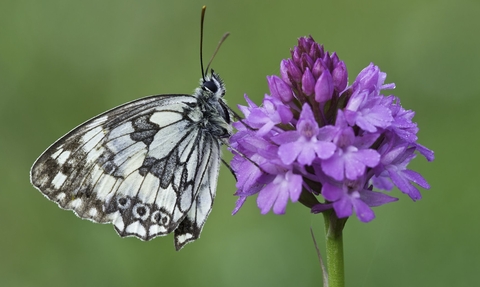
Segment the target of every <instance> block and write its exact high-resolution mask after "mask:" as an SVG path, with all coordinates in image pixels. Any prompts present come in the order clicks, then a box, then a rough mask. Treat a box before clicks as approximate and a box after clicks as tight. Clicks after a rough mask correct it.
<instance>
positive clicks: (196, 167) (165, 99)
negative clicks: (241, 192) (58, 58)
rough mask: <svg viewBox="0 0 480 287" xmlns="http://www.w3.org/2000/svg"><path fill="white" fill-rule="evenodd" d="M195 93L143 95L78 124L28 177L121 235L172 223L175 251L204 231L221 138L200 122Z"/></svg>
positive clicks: (152, 231) (146, 233)
mask: <svg viewBox="0 0 480 287" xmlns="http://www.w3.org/2000/svg"><path fill="white" fill-rule="evenodd" d="M199 113H200V114H201V111H199V110H198V108H197V98H196V97H194V96H190V95H162V96H152V97H147V98H143V99H139V100H136V101H133V102H130V103H127V104H125V105H122V106H119V107H117V108H114V109H112V110H110V111H107V112H105V113H103V114H101V115H99V116H97V117H95V118H93V119H91V120H89V121H87V122H85V123H84V124H82V125H80V126H78V127H77V128H75V129H74V130H72V131H71V132H69V133H68V134H67V135H65V136H64V137H62V138H61V139H59V140H58V141H57V142H55V143H54V144H53V145H52V146H50V147H49V148H48V149H47V150H46V151H45V152H44V153H43V154H42V155H41V156H40V157H39V158H38V159H37V161H36V162H35V163H34V165H33V167H32V170H31V182H32V184H33V185H34V186H35V187H36V188H37V189H39V190H40V191H41V192H42V193H43V194H44V195H45V196H46V197H48V198H49V199H50V200H52V201H54V202H56V203H57V204H58V205H59V206H60V207H61V208H63V209H68V210H73V211H74V212H75V214H76V215H77V216H79V217H81V218H84V219H89V220H91V221H94V222H99V223H110V222H111V223H113V225H114V227H115V230H116V231H117V232H118V234H119V235H120V236H122V237H124V236H135V237H138V238H140V239H142V240H150V239H152V238H154V237H157V236H163V235H166V234H168V233H171V232H172V231H174V230H175V246H176V248H177V250H179V249H180V248H182V247H183V246H184V245H185V244H186V243H188V242H190V241H193V240H195V239H196V238H198V237H199V235H200V232H201V229H202V227H203V225H204V223H205V220H206V218H207V216H208V214H209V213H210V210H211V208H212V204H213V199H214V196H215V189H216V184H217V177H218V172H219V166H220V156H221V155H220V142H219V139H218V138H217V137H215V136H214V135H212V134H210V133H208V131H205V130H203V129H201V128H199V124H198V122H199V121H201V120H202V117H201V115H199Z"/></svg>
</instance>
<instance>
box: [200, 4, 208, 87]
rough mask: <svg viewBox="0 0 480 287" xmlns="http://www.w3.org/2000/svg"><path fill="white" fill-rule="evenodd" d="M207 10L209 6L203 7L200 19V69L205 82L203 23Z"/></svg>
mask: <svg viewBox="0 0 480 287" xmlns="http://www.w3.org/2000/svg"><path fill="white" fill-rule="evenodd" d="M205 10H207V6H205V5H204V6H203V7H202V16H201V17H200V68H201V69H202V79H203V80H204V81H205V70H204V69H203V22H204V20H205Z"/></svg>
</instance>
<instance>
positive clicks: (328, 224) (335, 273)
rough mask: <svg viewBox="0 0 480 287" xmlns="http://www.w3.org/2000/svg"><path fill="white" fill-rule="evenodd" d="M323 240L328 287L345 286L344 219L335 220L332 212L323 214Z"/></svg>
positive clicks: (335, 217)
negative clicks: (324, 243)
mask: <svg viewBox="0 0 480 287" xmlns="http://www.w3.org/2000/svg"><path fill="white" fill-rule="evenodd" d="M323 216H324V217H323V218H324V220H325V239H326V245H327V246H326V251H327V271H328V287H344V286H345V269H344V264H343V235H342V231H343V227H344V226H345V222H346V221H347V219H346V218H342V219H339V218H337V216H336V214H335V213H334V212H324V213H323Z"/></svg>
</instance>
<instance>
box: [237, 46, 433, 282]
mask: <svg viewBox="0 0 480 287" xmlns="http://www.w3.org/2000/svg"><path fill="white" fill-rule="evenodd" d="M385 80H386V73H384V72H382V71H380V69H379V67H377V66H375V65H374V64H370V65H368V66H367V67H365V68H364V69H363V70H362V71H361V72H360V73H359V74H358V75H357V76H356V78H355V80H354V81H353V83H352V84H351V85H350V86H348V72H347V67H346V65H345V63H344V62H343V61H341V60H340V59H339V58H338V56H337V54H336V53H332V54H330V53H329V52H326V51H325V50H324V48H323V46H322V45H320V44H318V43H316V42H315V41H314V40H313V38H312V37H303V38H300V39H299V40H298V45H297V46H296V47H294V49H293V50H291V58H289V59H285V60H282V61H281V63H280V76H267V81H268V85H269V88H270V94H269V95H265V97H264V99H263V103H262V105H260V106H258V105H256V104H255V103H254V102H253V101H251V100H250V99H249V98H248V96H247V95H245V100H246V102H247V105H246V106H239V109H240V111H241V112H242V113H243V114H244V116H245V119H243V120H242V122H236V123H234V127H235V128H236V129H237V130H238V132H237V133H236V134H235V135H233V136H232V137H231V139H230V144H231V146H232V151H233V152H234V158H233V160H232V162H231V167H232V169H233V171H234V172H235V174H236V176H237V179H238V181H237V192H236V193H235V195H236V196H238V200H237V203H236V207H235V209H234V211H233V213H234V214H235V213H237V212H238V211H239V210H240V208H241V207H242V205H243V204H244V202H245V200H246V199H247V198H248V197H250V196H253V195H256V194H258V196H257V205H258V207H259V208H260V212H261V213H262V214H265V213H268V212H269V211H270V210H271V211H273V213H275V214H283V213H285V211H286V207H287V203H288V202H289V201H291V202H297V201H299V202H301V203H302V204H303V205H305V206H307V207H308V208H309V209H310V210H311V212H313V213H324V214H326V215H328V216H330V215H331V216H333V217H334V218H335V219H336V220H337V223H339V224H336V223H335V224H336V225H337V226H340V231H341V229H342V228H343V224H344V223H345V221H346V219H347V218H348V217H350V216H352V215H353V214H355V215H356V217H357V218H358V219H359V220H360V221H362V222H370V221H371V220H373V219H374V218H375V213H374V212H373V210H372V207H375V206H380V205H384V204H387V203H390V202H394V201H397V200H398V199H397V198H395V197H392V196H390V195H387V194H386V193H384V192H385V191H390V190H391V189H392V188H393V187H397V188H398V189H399V190H400V191H401V192H402V193H405V194H406V195H407V196H409V197H410V198H411V199H412V200H414V201H415V200H419V199H420V198H421V194H420V191H419V190H418V188H417V186H420V187H422V188H426V189H428V188H429V187H430V186H429V185H428V183H427V181H426V180H425V179H424V178H423V177H422V176H421V175H420V174H419V173H417V172H415V171H412V170H410V169H408V168H407V165H408V163H409V162H410V161H411V160H412V159H413V158H415V156H416V151H417V152H418V153H419V154H421V155H422V156H424V157H425V158H426V159H427V160H428V161H432V160H433V159H434V154H433V151H431V150H429V149H427V148H426V147H424V146H422V145H420V144H418V143H417V136H416V134H417V132H418V127H417V124H416V123H415V122H413V121H412V118H413V116H414V112H413V111H411V110H406V109H404V108H403V107H402V106H401V104H400V99H399V98H397V97H396V96H393V95H388V93H389V92H390V91H391V90H392V89H394V88H395V85H394V84H387V83H385ZM386 94H387V95H386ZM342 220H343V221H342ZM326 224H327V225H330V224H332V220H331V218H330V219H329V221H328V222H327V221H326ZM327 227H328V226H327ZM327 245H328V244H327ZM327 247H328V246H327ZM327 249H328V248H327ZM327 253H328V250H327ZM327 261H328V254H327ZM327 265H329V264H328V262H327ZM329 267H330V266H329ZM329 269H330V268H329ZM331 275H332V274H330V275H329V276H331ZM330 283H331V282H330ZM330 286H331V287H334V286H341V284H340V285H330Z"/></svg>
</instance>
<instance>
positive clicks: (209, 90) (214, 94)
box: [200, 70, 226, 101]
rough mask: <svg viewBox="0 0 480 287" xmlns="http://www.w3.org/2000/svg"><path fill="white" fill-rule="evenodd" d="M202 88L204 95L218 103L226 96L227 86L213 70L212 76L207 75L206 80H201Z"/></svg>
mask: <svg viewBox="0 0 480 287" xmlns="http://www.w3.org/2000/svg"><path fill="white" fill-rule="evenodd" d="M200 85H201V86H200V88H201V90H202V94H203V95H205V96H206V97H207V98H208V99H211V100H215V101H218V100H219V99H221V98H223V96H225V91H226V90H225V84H224V83H223V80H222V79H221V78H220V76H219V75H218V74H217V73H215V72H214V71H213V70H211V73H210V75H208V74H207V75H205V78H202V79H200Z"/></svg>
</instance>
